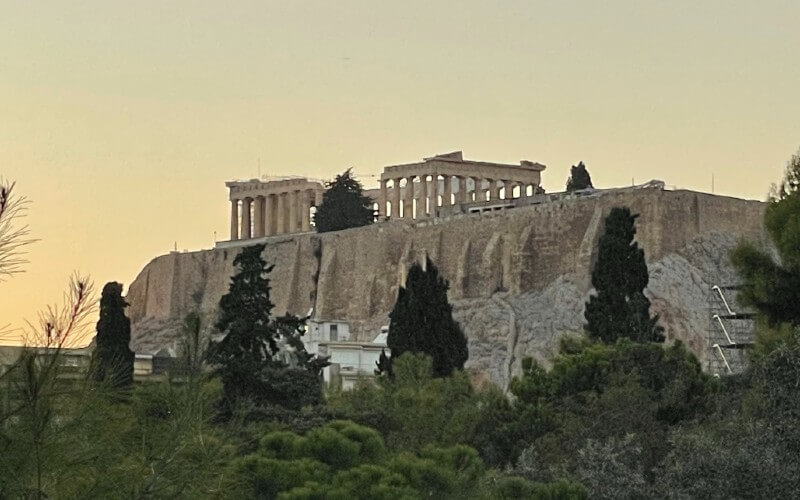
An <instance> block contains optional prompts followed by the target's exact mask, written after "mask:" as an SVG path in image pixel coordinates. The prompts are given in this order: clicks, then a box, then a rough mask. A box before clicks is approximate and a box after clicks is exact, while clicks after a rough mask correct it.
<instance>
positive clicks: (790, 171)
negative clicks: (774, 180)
mask: <svg viewBox="0 0 800 500" xmlns="http://www.w3.org/2000/svg"><path fill="white" fill-rule="evenodd" d="M764 226H765V227H766V229H767V234H768V235H769V237H770V240H771V241H772V244H773V245H774V248H775V249H776V250H777V259H776V258H775V256H774V252H772V251H771V250H770V249H763V248H758V247H756V246H755V245H753V244H752V243H750V242H742V243H741V244H740V245H739V246H738V247H737V248H736V249H735V250H734V252H733V254H732V256H731V260H732V262H733V264H734V266H735V267H736V270H737V271H738V273H739V276H740V277H741V279H742V291H741V293H740V298H741V300H742V301H743V302H744V303H745V304H747V305H749V306H751V307H754V308H755V309H756V310H757V311H758V312H759V313H760V314H761V316H762V317H763V318H764V319H765V320H766V321H767V323H768V324H769V326H772V327H777V326H779V325H781V324H782V323H787V324H790V325H793V326H794V327H800V153H798V154H796V155H794V156H792V158H791V160H789V164H788V165H787V167H786V174H785V175H784V179H783V181H782V182H781V184H780V185H779V187H773V193H772V195H771V196H770V201H769V205H768V206H767V209H766V212H765V214H764Z"/></svg>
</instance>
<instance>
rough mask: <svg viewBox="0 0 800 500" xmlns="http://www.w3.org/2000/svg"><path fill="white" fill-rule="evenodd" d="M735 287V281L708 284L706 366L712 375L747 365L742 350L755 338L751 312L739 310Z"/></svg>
mask: <svg viewBox="0 0 800 500" xmlns="http://www.w3.org/2000/svg"><path fill="white" fill-rule="evenodd" d="M739 289H740V287H739V286H735V285H734V286H719V285H714V286H713V287H711V299H710V301H709V329H708V338H707V341H708V346H709V349H710V350H711V352H710V353H709V355H708V357H707V361H708V366H707V369H708V371H709V373H713V374H714V375H716V376H720V375H734V374H737V373H742V372H743V371H745V369H747V366H748V357H747V352H746V351H747V349H749V348H750V347H751V346H752V345H753V341H754V338H755V321H754V317H755V315H754V314H753V313H752V312H749V311H744V312H743V311H742V309H741V306H740V305H739V304H738V300H737V296H738V291H739Z"/></svg>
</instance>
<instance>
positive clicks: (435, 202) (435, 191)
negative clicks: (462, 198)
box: [429, 174, 439, 217]
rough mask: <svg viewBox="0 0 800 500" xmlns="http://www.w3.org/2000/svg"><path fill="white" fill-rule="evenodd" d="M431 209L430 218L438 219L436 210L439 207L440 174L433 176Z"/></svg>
mask: <svg viewBox="0 0 800 500" xmlns="http://www.w3.org/2000/svg"><path fill="white" fill-rule="evenodd" d="M430 191H431V205H430V207H431V209H430V211H429V212H430V216H431V217H436V208H437V207H438V206H439V174H433V175H432V176H431V189H430Z"/></svg>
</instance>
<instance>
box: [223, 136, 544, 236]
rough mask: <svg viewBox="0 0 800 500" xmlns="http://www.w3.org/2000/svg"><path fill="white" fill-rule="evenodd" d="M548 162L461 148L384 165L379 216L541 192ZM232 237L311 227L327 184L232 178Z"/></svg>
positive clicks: (427, 213)
mask: <svg viewBox="0 0 800 500" xmlns="http://www.w3.org/2000/svg"><path fill="white" fill-rule="evenodd" d="M544 169H545V166H544V165H542V164H540V163H535V162H531V161H527V160H522V161H521V162H520V163H519V165H511V164H503V163H492V162H484V161H473V160H465V159H464V156H463V154H462V152H461V151H456V152H453V153H447V154H442V155H436V156H433V157H430V158H424V159H423V160H422V161H421V162H418V163H409V164H403V165H392V166H388V167H385V168H384V169H383V173H382V174H381V176H380V187H379V188H378V189H366V190H365V191H364V194H365V195H366V196H369V197H371V198H372V199H373V201H374V207H375V211H376V217H377V221H378V222H380V221H388V220H398V219H404V220H412V219H425V218H434V217H439V216H441V215H446V214H449V213H450V212H451V211H452V208H451V207H455V206H461V205H465V204H475V203H481V202H485V203H492V202H495V203H496V202H498V201H500V200H512V199H516V198H524V197H527V196H532V195H534V194H535V193H537V190H538V189H539V186H540V185H541V172H542V171H543V170H544ZM225 185H226V186H227V187H228V189H229V198H230V201H231V234H230V239H231V241H236V240H249V239H253V238H264V237H268V236H277V235H283V234H292V233H305V232H309V231H311V226H312V224H311V220H312V214H313V211H314V209H315V208H316V207H317V206H318V205H319V204H320V203H322V193H323V192H324V191H325V186H324V184H323V183H322V182H321V181H316V180H311V179H306V178H302V177H283V178H273V179H265V180H262V179H250V180H247V181H230V182H227V183H226V184H225Z"/></svg>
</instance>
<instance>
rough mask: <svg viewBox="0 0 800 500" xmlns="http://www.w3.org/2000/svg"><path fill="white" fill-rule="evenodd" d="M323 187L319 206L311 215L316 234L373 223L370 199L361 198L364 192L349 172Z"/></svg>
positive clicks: (348, 170)
mask: <svg viewBox="0 0 800 500" xmlns="http://www.w3.org/2000/svg"><path fill="white" fill-rule="evenodd" d="M326 187H327V190H326V191H325V193H323V195H322V204H320V206H319V207H317V212H316V213H315V214H314V225H315V227H316V229H317V232H318V233H325V232H328V231H340V230H342V229H348V228H351V227H360V226H366V225H367V224H372V223H373V221H374V220H375V210H374V209H373V208H372V199H371V198H369V197H368V196H364V194H363V192H364V188H363V187H362V186H361V183H360V182H358V180H356V178H355V177H353V175H352V173H351V172H350V169H347V170H346V171H345V172H344V173H343V174H340V175H337V176H336V178H335V179H334V180H333V181H331V182H328V183H326Z"/></svg>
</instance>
